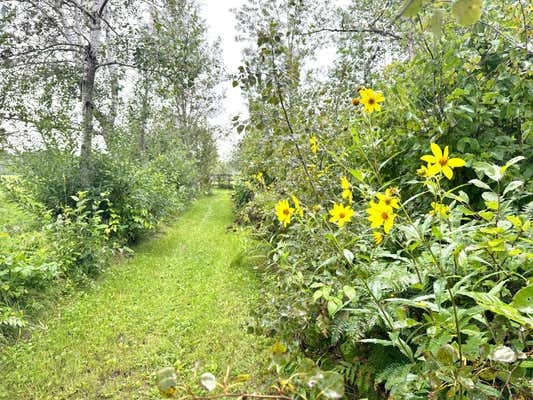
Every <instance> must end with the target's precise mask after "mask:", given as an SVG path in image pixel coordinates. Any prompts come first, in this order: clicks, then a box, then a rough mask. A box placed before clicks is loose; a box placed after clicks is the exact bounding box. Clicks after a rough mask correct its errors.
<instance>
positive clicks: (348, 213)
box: [329, 204, 355, 228]
mask: <svg viewBox="0 0 533 400" xmlns="http://www.w3.org/2000/svg"><path fill="white" fill-rule="evenodd" d="M329 214H330V215H331V218H330V219H329V222H334V223H336V224H337V225H338V226H339V228H342V227H343V226H344V224H345V223H346V222H350V221H351V220H352V217H353V216H354V215H355V211H354V210H352V207H350V206H345V205H344V204H334V205H333V208H332V209H331V210H329Z"/></svg>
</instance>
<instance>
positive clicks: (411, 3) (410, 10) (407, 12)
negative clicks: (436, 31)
mask: <svg viewBox="0 0 533 400" xmlns="http://www.w3.org/2000/svg"><path fill="white" fill-rule="evenodd" d="M421 6H422V0H406V1H405V3H404V5H403V7H402V11H401V12H400V16H404V17H407V18H410V17H414V16H415V15H416V14H418V12H419V11H420V7H421Z"/></svg>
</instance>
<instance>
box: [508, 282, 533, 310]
mask: <svg viewBox="0 0 533 400" xmlns="http://www.w3.org/2000/svg"><path fill="white" fill-rule="evenodd" d="M511 305H512V306H513V307H515V308H516V309H517V310H519V311H521V312H523V313H527V314H533V286H532V285H530V286H526V287H525V288H522V289H520V290H519V291H518V292H516V294H515V295H514V296H513V301H512V302H511Z"/></svg>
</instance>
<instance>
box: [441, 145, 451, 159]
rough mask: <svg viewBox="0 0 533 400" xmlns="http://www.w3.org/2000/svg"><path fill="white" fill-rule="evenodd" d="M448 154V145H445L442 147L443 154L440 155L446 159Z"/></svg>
mask: <svg viewBox="0 0 533 400" xmlns="http://www.w3.org/2000/svg"><path fill="white" fill-rule="evenodd" d="M448 154H449V152H448V146H446V147H445V148H444V154H443V155H442V156H443V158H445V159H448Z"/></svg>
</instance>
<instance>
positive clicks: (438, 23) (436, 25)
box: [429, 10, 444, 40]
mask: <svg viewBox="0 0 533 400" xmlns="http://www.w3.org/2000/svg"><path fill="white" fill-rule="evenodd" d="M443 23H444V14H443V13H442V11H441V10H435V12H434V13H433V15H432V16H431V19H430V20H429V31H430V32H431V33H432V34H433V37H434V38H435V40H439V39H440V37H441V36H442V25H443Z"/></svg>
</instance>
